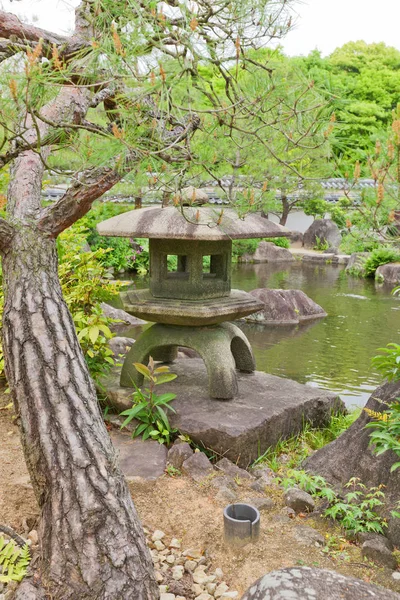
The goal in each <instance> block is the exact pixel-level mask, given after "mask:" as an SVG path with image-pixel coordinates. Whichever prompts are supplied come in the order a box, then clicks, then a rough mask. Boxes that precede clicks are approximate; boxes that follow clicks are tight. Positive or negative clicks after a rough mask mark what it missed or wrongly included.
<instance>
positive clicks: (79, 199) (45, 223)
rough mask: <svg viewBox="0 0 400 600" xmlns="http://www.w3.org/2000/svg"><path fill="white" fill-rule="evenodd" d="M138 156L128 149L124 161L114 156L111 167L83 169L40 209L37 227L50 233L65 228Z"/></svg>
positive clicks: (82, 214) (134, 161)
mask: <svg viewBox="0 0 400 600" xmlns="http://www.w3.org/2000/svg"><path fill="white" fill-rule="evenodd" d="M138 160H139V154H138V153H137V152H135V151H131V152H130V153H129V155H128V156H127V157H126V158H125V160H124V162H123V164H121V162H122V161H121V159H117V160H116V162H115V164H114V165H113V166H112V167H96V168H91V169H87V170H86V171H83V172H82V173H81V174H80V175H79V179H77V181H75V183H73V184H72V186H71V187H70V188H69V189H68V190H67V191H66V192H65V194H64V195H63V196H62V197H61V198H60V199H59V200H58V201H57V202H56V203H55V204H53V205H52V206H48V207H46V208H45V209H43V210H42V213H41V216H40V218H39V220H38V227H39V229H41V230H43V231H46V232H47V233H48V234H49V235H50V236H51V237H57V235H59V234H60V233H61V232H62V231H64V229H67V227H70V225H72V224H73V223H75V221H77V220H78V219H80V218H81V217H83V216H84V215H85V214H86V213H87V212H88V211H89V210H90V208H91V206H92V203H93V202H94V201H95V200H97V198H100V196H102V195H103V194H105V192H107V191H108V190H110V189H111V188H112V187H113V186H114V185H115V184H116V183H118V182H119V181H120V180H121V179H122V177H124V176H125V175H126V174H127V173H129V171H131V170H132V169H133V167H134V166H135V164H136V163H137V161H138Z"/></svg>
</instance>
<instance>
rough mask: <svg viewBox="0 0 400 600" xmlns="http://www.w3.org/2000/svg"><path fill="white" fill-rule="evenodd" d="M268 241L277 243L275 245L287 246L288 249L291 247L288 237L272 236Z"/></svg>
mask: <svg viewBox="0 0 400 600" xmlns="http://www.w3.org/2000/svg"><path fill="white" fill-rule="evenodd" d="M268 241H270V242H272V243H273V244H275V246H279V247H280V248H286V249H288V248H290V241H289V240H288V238H286V237H277V238H271V239H270V240H268Z"/></svg>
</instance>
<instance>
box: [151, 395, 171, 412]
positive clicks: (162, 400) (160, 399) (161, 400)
mask: <svg viewBox="0 0 400 600" xmlns="http://www.w3.org/2000/svg"><path fill="white" fill-rule="evenodd" d="M175 398H176V394H160V396H158V395H157V396H156V401H155V404H168V402H171V400H175ZM168 408H170V409H171V410H173V409H172V406H169V407H168Z"/></svg>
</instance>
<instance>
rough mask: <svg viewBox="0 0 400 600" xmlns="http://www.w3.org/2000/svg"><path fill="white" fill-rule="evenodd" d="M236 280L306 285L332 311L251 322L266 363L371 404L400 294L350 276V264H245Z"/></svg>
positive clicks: (261, 363) (398, 318) (260, 363)
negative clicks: (296, 321) (286, 322)
mask: <svg viewBox="0 0 400 600" xmlns="http://www.w3.org/2000/svg"><path fill="white" fill-rule="evenodd" d="M232 285H233V287H237V288H241V289H245V290H247V291H250V290H252V289H255V288H258V287H270V288H282V289H291V288H297V289H301V290H303V291H304V292H305V293H306V294H307V295H308V296H310V297H311V298H312V299H313V300H315V302H317V303H318V304H320V305H321V306H322V307H323V308H324V309H325V311H326V312H327V313H328V317H326V318H325V319H322V320H320V321H317V322H314V323H309V322H307V323H306V324H304V325H299V326H295V327H270V326H265V327H264V326H260V325H257V326H256V328H255V326H254V325H253V324H244V325H243V330H244V331H245V333H246V335H247V336H248V337H249V340H250V342H251V344H252V346H253V349H254V353H255V356H256V360H257V368H258V369H259V370H261V371H266V372H267V373H272V374H274V375H279V376H281V377H289V378H291V379H295V380H296V381H299V382H300V383H306V384H308V385H318V386H319V387H322V388H325V389H329V390H332V391H335V392H337V393H339V394H340V395H341V396H342V397H343V400H344V401H345V402H346V403H347V404H348V405H349V406H350V405H354V404H358V405H363V404H365V402H366V400H367V398H368V396H369V394H370V392H371V391H372V390H373V389H374V388H375V387H376V386H377V385H378V384H379V382H380V377H379V375H378V374H377V373H376V372H375V371H374V370H373V369H372V368H371V363H370V360H371V357H372V356H374V355H375V354H376V350H377V348H379V347H382V346H385V345H386V344H387V343H388V342H391V341H396V340H397V339H398V336H399V333H400V315H399V312H398V311H399V309H400V300H399V299H398V298H394V297H393V296H391V294H390V288H389V289H388V288H384V287H380V286H379V287H376V286H375V283H374V282H373V281H370V280H363V279H357V278H352V277H349V276H347V275H346V273H345V272H344V270H343V268H342V267H335V266H332V265H324V266H321V265H312V264H307V263H301V262H296V263H288V264H285V265H282V263H281V264H274V265H272V264H258V265H238V266H237V268H235V269H234V272H233V282H232Z"/></svg>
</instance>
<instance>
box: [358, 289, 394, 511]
mask: <svg viewBox="0 0 400 600" xmlns="http://www.w3.org/2000/svg"><path fill="white" fill-rule="evenodd" d="M399 292H400V288H395V289H394V290H393V293H394V294H398V293H399ZM379 351H380V352H381V353H382V354H378V355H377V356H375V357H374V358H373V359H372V365H373V366H374V367H375V368H376V369H377V370H378V371H379V372H380V373H381V374H382V375H383V376H384V377H386V379H388V381H399V380H400V345H399V344H395V343H391V344H388V345H387V346H386V348H379ZM397 400H398V401H397V402H392V403H391V404H390V406H389V408H388V409H387V410H385V411H383V412H375V411H372V410H369V409H367V408H366V409H365V411H366V412H367V413H368V415H369V416H370V417H372V419H373V420H372V421H371V422H370V423H367V425H366V427H367V428H369V429H372V431H371V434H370V438H371V444H372V445H373V450H374V452H376V454H377V455H378V456H379V455H380V454H383V453H384V452H387V450H392V451H393V452H394V453H395V454H397V456H399V457H400V398H398V399H397ZM399 467H400V462H396V463H394V464H393V465H392V467H391V471H396V470H397V469H398V468H399ZM399 517H400V514H399Z"/></svg>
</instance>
